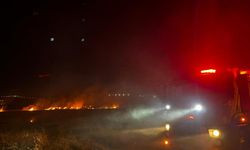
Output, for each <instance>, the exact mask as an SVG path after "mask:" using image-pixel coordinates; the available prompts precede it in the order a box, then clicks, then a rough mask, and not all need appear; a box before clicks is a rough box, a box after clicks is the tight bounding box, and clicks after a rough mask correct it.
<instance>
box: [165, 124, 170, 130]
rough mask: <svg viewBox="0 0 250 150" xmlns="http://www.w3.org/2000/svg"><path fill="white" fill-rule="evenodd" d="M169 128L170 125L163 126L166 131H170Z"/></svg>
mask: <svg viewBox="0 0 250 150" xmlns="http://www.w3.org/2000/svg"><path fill="white" fill-rule="evenodd" d="M170 128H171V126H170V124H168V123H167V124H166V125H165V129H166V131H170Z"/></svg>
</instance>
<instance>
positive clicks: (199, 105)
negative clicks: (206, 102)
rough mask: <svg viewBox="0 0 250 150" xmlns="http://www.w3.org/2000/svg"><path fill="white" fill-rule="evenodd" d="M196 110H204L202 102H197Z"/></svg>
mask: <svg viewBox="0 0 250 150" xmlns="http://www.w3.org/2000/svg"><path fill="white" fill-rule="evenodd" d="M194 110H195V111H202V110H203V106H202V105H201V104H196V105H195V106H194Z"/></svg>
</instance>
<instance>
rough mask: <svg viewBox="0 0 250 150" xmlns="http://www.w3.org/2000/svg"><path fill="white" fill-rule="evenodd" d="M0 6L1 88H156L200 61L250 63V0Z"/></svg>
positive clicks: (58, 91) (57, 91)
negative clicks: (97, 86) (96, 86)
mask: <svg viewBox="0 0 250 150" xmlns="http://www.w3.org/2000/svg"><path fill="white" fill-rule="evenodd" d="M1 7H2V8H1V41H2V42H1V45H0V49H1V64H0V67H1V75H0V77H1V78H0V90H1V92H0V93H2V94H6V93H15V92H17V93H18V92H19V93H22V94H26V95H63V94H66V93H72V92H78V91H81V90H82V89H85V88H87V87H89V86H93V85H101V86H103V87H118V88H130V87H138V88H146V89H151V88H152V89H154V88H155V87H156V88H157V87H159V86H160V85H162V84H165V83H167V82H168V81H169V80H172V79H173V78H178V79H183V78H186V76H190V74H192V72H193V70H195V69H196V68H199V67H207V66H208V67H218V68H228V67H233V66H239V67H250V66H249V65H250V62H249V60H250V59H249V58H250V51H249V50H250V42H249V41H250V2H249V1H248V0H202V1H201V0H188V1H187V0H177V1H163V0H162V1H157V0H156V1H136V0H134V1H132V0H131V1H125V0H124V1H117V0H85V1H84V0H76V1H59V0H58V1H53V0H43V1H40V2H38V1H18V0H12V1H9V2H8V3H2V4H1ZM51 38H54V40H53V39H51ZM83 39H84V41H82V40H83ZM51 40H53V41H51Z"/></svg>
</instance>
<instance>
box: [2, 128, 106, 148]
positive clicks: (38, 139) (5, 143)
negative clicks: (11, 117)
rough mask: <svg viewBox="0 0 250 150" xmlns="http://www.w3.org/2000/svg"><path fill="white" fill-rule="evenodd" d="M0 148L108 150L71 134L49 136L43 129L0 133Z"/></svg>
mask: <svg viewBox="0 0 250 150" xmlns="http://www.w3.org/2000/svg"><path fill="white" fill-rule="evenodd" d="M0 149H1V150H71V149H72V150H108V149H107V148H105V147H104V146H103V145H101V144H98V143H96V142H94V141H92V140H86V139H82V138H78V137H76V136H73V135H63V134H60V135H57V136H50V135H48V134H47V133H46V132H44V131H21V132H13V131H12V132H5V133H0Z"/></svg>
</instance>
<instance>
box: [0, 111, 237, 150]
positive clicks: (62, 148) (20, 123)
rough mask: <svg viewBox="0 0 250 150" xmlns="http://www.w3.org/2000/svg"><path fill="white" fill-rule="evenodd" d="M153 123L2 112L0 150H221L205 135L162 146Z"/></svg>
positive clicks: (108, 114)
mask: <svg viewBox="0 0 250 150" xmlns="http://www.w3.org/2000/svg"><path fill="white" fill-rule="evenodd" d="M149 120H150V121H149ZM156 120H157V119H156ZM156 120H154V119H153V118H150V117H149V118H144V119H141V118H133V117H131V114H130V113H129V111H126V110H63V111H62V110H61V111H35V112H23V111H22V112H18V111H15V112H3V113H0V131H1V132H0V149H2V150H5V149H6V150H40V149H41V150H42V149H44V150H54V149H55V150H57V149H58V150H67V149H72V150H78V149H79V150H165V149H176V150H182V149H183V150H194V149H197V150H198V149H199V150H219V149H222V148H218V147H215V146H213V142H212V141H211V139H210V138H209V137H208V134H207V133H201V134H196V135H190V136H183V137H178V138H175V139H172V141H171V143H170V145H169V146H166V145H164V143H163V137H162V133H163V132H164V130H165V129H164V124H163V122H161V121H159V122H156ZM236 149H240V147H237V148H236Z"/></svg>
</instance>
